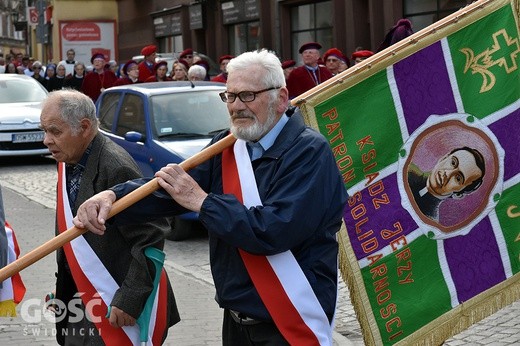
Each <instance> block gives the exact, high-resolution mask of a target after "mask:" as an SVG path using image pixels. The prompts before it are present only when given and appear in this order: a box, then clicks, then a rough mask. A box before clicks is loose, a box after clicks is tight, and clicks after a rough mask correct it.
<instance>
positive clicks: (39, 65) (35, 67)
mask: <svg viewBox="0 0 520 346" xmlns="http://www.w3.org/2000/svg"><path fill="white" fill-rule="evenodd" d="M32 69H33V71H34V73H33V74H32V77H33V78H34V79H36V80H37V81H38V82H40V84H41V85H43V86H44V87H45V88H47V82H48V81H46V80H45V78H43V77H42V76H41V74H40V71H41V69H42V63H41V62H39V61H35V62H34V63H33V65H32Z"/></svg>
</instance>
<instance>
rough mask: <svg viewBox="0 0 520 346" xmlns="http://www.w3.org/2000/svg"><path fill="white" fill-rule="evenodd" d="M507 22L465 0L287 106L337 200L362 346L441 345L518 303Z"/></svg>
mask: <svg viewBox="0 0 520 346" xmlns="http://www.w3.org/2000/svg"><path fill="white" fill-rule="evenodd" d="M519 13H520V2H519V0H487V1H482V0H481V1H477V2H475V3H473V4H471V5H469V6H467V7H465V8H463V9H461V10H460V11H458V12H457V13H455V14H453V15H451V16H449V17H446V18H444V19H443V20H441V21H439V22H437V23H435V24H433V25H432V26H430V27H428V28H425V29H423V30H421V31H420V32H417V33H416V34H414V35H413V36H410V37H408V38H406V39H405V40H403V41H401V42H399V43H397V44H395V45H394V46H391V47H389V48H387V49H386V50H384V51H382V52H380V53H378V54H376V55H374V56H372V57H371V58H369V59H367V60H365V61H364V62H362V63H361V64H358V65H355V66H353V67H351V68H350V69H348V70H347V71H345V72H343V73H342V74H340V75H338V76H335V77H334V78H333V79H331V80H329V81H327V82H325V83H324V84H322V85H319V86H318V87H316V88H314V89H312V90H310V91H308V92H307V93H305V94H303V95H301V96H300V97H298V98H296V99H295V100H293V103H294V104H297V105H299V106H300V107H301V109H302V112H303V113H304V116H305V117H306V121H307V123H308V124H309V125H311V126H312V127H314V128H315V129H317V130H318V131H320V132H321V133H322V134H323V135H324V136H325V137H326V138H327V139H328V141H329V143H330V147H331V149H332V151H333V153H334V155H335V158H336V162H337V166H338V168H339V170H340V172H341V174H342V176H343V179H344V182H345V186H346V188H347V190H348V191H349V195H350V199H349V201H348V206H347V208H346V210H345V214H344V225H345V227H344V229H342V231H341V232H340V240H341V251H342V257H343V258H342V261H341V269H342V274H343V276H344V277H345V279H346V281H347V283H348V284H349V288H350V292H351V298H352V301H353V303H354V307H355V310H356V313H357V315H358V319H359V320H360V323H361V326H362V329H363V334H364V339H365V342H366V343H367V344H377V345H392V344H396V343H411V342H413V343H416V342H417V343H422V342H426V343H432V344H440V343H442V342H443V341H444V340H446V339H447V338H449V337H450V336H452V335H454V334H456V333H459V332H460V331H462V330H463V329H465V328H467V327H468V326H470V325H471V324H473V323H475V322H477V321H479V320H481V319H482V318H484V317H486V316H488V315H490V314H492V313H493V312H495V311H497V310H498V309H500V308H502V307H504V306H506V305H508V304H511V303H512V302H514V301H515V300H518V299H520V274H519V271H520V131H519V130H518V127H519V126H520V22H519Z"/></svg>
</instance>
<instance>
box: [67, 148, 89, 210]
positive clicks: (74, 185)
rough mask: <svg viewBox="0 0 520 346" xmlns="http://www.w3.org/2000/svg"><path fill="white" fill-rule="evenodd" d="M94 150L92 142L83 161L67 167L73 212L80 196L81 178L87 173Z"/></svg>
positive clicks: (70, 202) (68, 188)
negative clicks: (88, 162)
mask: <svg viewBox="0 0 520 346" xmlns="http://www.w3.org/2000/svg"><path fill="white" fill-rule="evenodd" d="M91 149H92V142H90V144H89V146H88V148H87V150H85V152H84V153H83V156H82V157H81V160H79V162H78V163H77V164H75V165H69V164H67V165H65V173H66V176H67V190H68V193H69V204H70V207H71V209H72V210H74V203H75V202H76V197H77V196H78V192H79V186H80V184H81V176H82V175H83V172H84V171H85V165H86V163H87V160H88V157H89V155H90V150H91Z"/></svg>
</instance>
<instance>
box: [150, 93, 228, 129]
mask: <svg viewBox="0 0 520 346" xmlns="http://www.w3.org/2000/svg"><path fill="white" fill-rule="evenodd" d="M218 92H219V91H216V90H211V91H192V92H184V93H176V94H168V95H156V96H152V98H151V105H152V112H153V119H154V128H155V131H156V136H157V138H159V139H171V138H172V137H194V136H195V137H200V136H206V137H211V136H213V135H215V134H216V133H217V132H218V131H221V130H224V129H227V128H229V115H228V114H229V113H228V110H227V107H226V105H225V103H223V102H222V101H221V99H220V97H219V95H218Z"/></svg>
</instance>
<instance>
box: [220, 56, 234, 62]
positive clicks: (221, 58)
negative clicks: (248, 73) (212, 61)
mask: <svg viewBox="0 0 520 346" xmlns="http://www.w3.org/2000/svg"><path fill="white" fill-rule="evenodd" d="M233 58H234V56H233V55H222V56H221V57H220V58H218V63H219V64H222V60H231V59H233Z"/></svg>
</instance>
